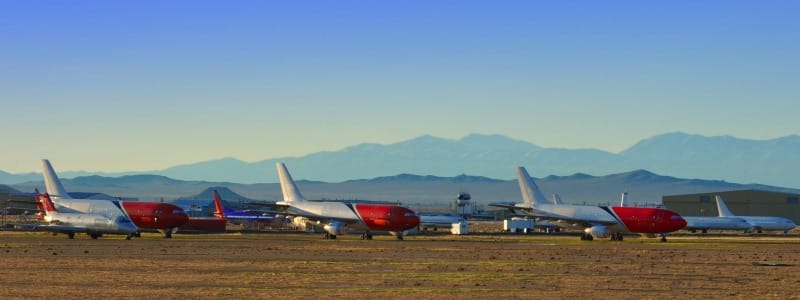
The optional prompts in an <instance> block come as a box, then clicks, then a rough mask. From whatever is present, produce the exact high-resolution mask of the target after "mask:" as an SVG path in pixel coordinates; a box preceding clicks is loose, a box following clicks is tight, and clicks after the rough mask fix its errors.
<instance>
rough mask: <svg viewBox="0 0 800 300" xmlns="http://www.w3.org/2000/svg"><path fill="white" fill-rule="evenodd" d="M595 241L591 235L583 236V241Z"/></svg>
mask: <svg viewBox="0 0 800 300" xmlns="http://www.w3.org/2000/svg"><path fill="white" fill-rule="evenodd" d="M591 240H594V237H593V236H592V235H591V234H588V233H584V234H581V241H591Z"/></svg>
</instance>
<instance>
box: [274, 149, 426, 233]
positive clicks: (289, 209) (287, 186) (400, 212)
mask: <svg viewBox="0 0 800 300" xmlns="http://www.w3.org/2000/svg"><path fill="white" fill-rule="evenodd" d="M276 167H277V168H278V176H279V177H280V182H281V192H283V201H280V202H277V203H275V206H276V207H277V208H278V209H279V211H278V212H277V213H278V214H283V215H288V216H295V217H304V218H307V219H309V220H312V221H316V222H317V224H320V225H322V228H323V229H324V230H325V238H326V239H328V238H330V239H335V238H336V236H339V235H343V234H346V233H347V232H348V231H349V230H350V229H354V230H363V231H364V233H363V234H362V235H361V238H362V239H368V240H369V239H372V231H388V232H389V233H391V234H392V235H394V236H396V237H397V239H398V240H402V239H403V233H404V232H405V231H407V230H409V229H412V228H414V227H417V226H418V225H419V216H417V214H416V213H414V211H412V210H410V209H408V208H406V207H402V206H397V205H388V204H373V203H348V202H338V201H307V200H305V199H304V198H303V195H302V194H300V190H299V189H298V188H297V185H296V184H295V183H294V180H292V175H290V174H289V170H287V169H286V165H284V164H283V163H277V164H276Z"/></svg>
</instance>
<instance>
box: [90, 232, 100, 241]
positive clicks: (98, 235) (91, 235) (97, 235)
mask: <svg viewBox="0 0 800 300" xmlns="http://www.w3.org/2000/svg"><path fill="white" fill-rule="evenodd" d="M89 236H90V237H92V239H93V240H96V239H97V238H99V237H100V236H101V234H99V233H91V234H89Z"/></svg>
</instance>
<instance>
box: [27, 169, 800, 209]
mask: <svg viewBox="0 0 800 300" xmlns="http://www.w3.org/2000/svg"><path fill="white" fill-rule="evenodd" d="M512 171H513V170H512ZM296 177H297V178H302V177H300V176H296ZM536 182H537V184H538V185H539V186H540V187H541V188H542V191H543V192H544V193H545V195H547V196H548V197H549V196H550V195H552V194H553V193H559V194H560V195H561V197H562V198H563V199H564V201H566V202H568V203H576V204H583V203H585V204H598V203H602V204H608V203H610V204H616V203H618V202H619V198H620V194H621V193H622V192H624V191H627V192H628V193H630V196H629V202H630V203H631V204H637V203H638V204H643V203H645V202H646V203H656V202H660V201H661V197H662V196H663V195H674V194H685V193H701V192H713V191H729V190H742V189H760V190H768V191H776V192H782V193H800V190H796V189H786V188H779V187H772V186H764V185H742V184H735V183H729V182H725V181H715V180H699V179H682V178H676V177H670V176H661V175H658V174H654V173H652V172H649V171H645V170H637V171H631V172H625V173H617V174H612V175H607V176H590V175H587V174H581V173H578V174H573V175H569V176H547V177H544V178H541V179H537V180H536ZM63 183H64V185H65V187H66V188H67V190H68V191H70V192H89V193H104V194H108V195H112V196H116V197H122V198H139V199H141V200H156V201H158V200H160V199H163V200H164V201H167V202H169V201H173V200H175V199H178V198H190V199H212V196H211V191H212V190H213V189H217V190H218V191H219V192H220V193H221V195H222V198H223V200H224V201H226V202H227V203H228V204H232V205H233V206H236V205H237V204H241V203H242V202H243V201H251V200H256V201H277V200H280V199H281V198H282V196H281V191H280V185H279V184H276V183H269V184H265V183H258V184H239V183H225V182H204V181H181V180H175V179H170V178H166V177H163V176H151V175H147V176H144V175H143V176H122V177H118V178H106V177H101V176H88V177H79V178H75V179H64V180H63ZM297 185H298V187H299V188H300V191H301V192H302V194H303V195H304V196H305V198H307V199H340V200H376V201H391V202H401V203H403V204H405V205H407V206H411V207H412V208H415V209H419V210H432V209H433V208H434V207H439V208H441V207H443V206H447V204H448V203H449V201H451V200H453V199H455V197H456V195H457V194H458V193H459V192H469V193H470V194H471V195H472V199H473V200H474V201H476V202H477V203H478V204H479V205H485V204H487V203H489V202H495V201H515V202H518V201H520V199H521V197H520V192H519V185H518V184H517V181H516V180H497V179H492V178H487V177H481V176H469V175H459V176H454V177H439V176H418V175H411V174H400V175H396V176H383V177H378V178H373V179H359V180H348V181H344V182H339V183H326V182H320V181H307V180H297ZM43 186H44V184H43V183H42V182H41V181H39V182H27V183H23V184H17V185H13V188H15V189H17V190H23V191H28V190H30V191H32V190H33V189H34V188H39V189H40V190H43Z"/></svg>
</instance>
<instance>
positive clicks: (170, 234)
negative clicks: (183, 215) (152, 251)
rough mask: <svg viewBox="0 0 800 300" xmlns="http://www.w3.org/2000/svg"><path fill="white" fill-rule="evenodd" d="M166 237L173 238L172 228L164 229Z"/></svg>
mask: <svg viewBox="0 0 800 300" xmlns="http://www.w3.org/2000/svg"><path fill="white" fill-rule="evenodd" d="M164 238H165V239H171V238H172V228H167V229H164Z"/></svg>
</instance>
